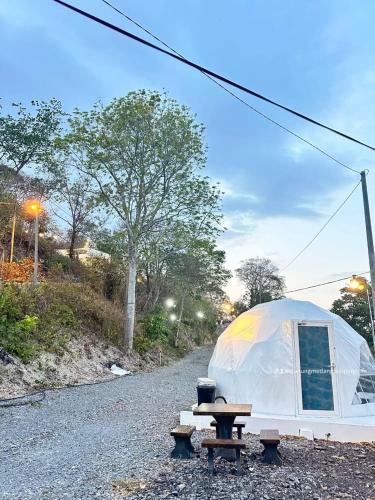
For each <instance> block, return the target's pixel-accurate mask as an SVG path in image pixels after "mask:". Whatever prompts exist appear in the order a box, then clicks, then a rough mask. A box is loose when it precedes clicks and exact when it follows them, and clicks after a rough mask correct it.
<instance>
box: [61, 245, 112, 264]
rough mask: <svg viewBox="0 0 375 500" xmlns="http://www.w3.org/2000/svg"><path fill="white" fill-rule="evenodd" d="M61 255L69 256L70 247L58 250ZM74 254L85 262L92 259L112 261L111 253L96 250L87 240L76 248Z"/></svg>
mask: <svg viewBox="0 0 375 500" xmlns="http://www.w3.org/2000/svg"><path fill="white" fill-rule="evenodd" d="M56 252H57V253H58V254H59V255H63V256H64V257H69V249H68V248H60V249H58V250H56ZM74 256H75V257H76V258H77V259H78V260H79V261H81V262H83V263H85V262H88V261H90V260H92V259H103V260H107V261H110V260H111V256H110V255H109V253H106V252H101V251H100V250H96V248H92V247H91V246H90V242H89V241H86V243H85V244H84V246H83V247H81V248H75V249H74Z"/></svg>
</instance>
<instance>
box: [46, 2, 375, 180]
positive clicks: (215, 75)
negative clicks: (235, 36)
mask: <svg viewBox="0 0 375 500" xmlns="http://www.w3.org/2000/svg"><path fill="white" fill-rule="evenodd" d="M53 1H54V2H56V3H58V4H60V5H62V6H64V7H66V8H67V9H70V10H73V11H74V12H77V14H80V15H81V16H84V17H87V18H88V19H91V20H92V21H94V22H96V23H99V24H101V25H102V26H105V27H107V28H109V29H111V30H113V31H116V32H117V33H120V34H121V35H124V36H126V37H128V38H131V39H132V40H135V41H137V42H139V43H141V44H143V45H146V46H148V47H150V48H152V49H154V50H157V51H159V52H162V53H163V54H166V55H168V56H169V57H173V58H174V59H177V60H178V61H180V62H182V63H184V64H187V65H188V66H191V67H192V68H195V69H197V70H199V71H202V72H203V73H205V74H207V75H210V76H212V77H213V78H216V79H218V80H220V81H222V82H224V83H227V84H228V85H231V86H232V87H235V88H237V89H239V90H242V91H243V92H246V93H247V94H250V95H252V96H254V97H256V98H258V99H261V100H262V101H265V102H268V103H269V104H272V105H273V106H276V107H278V108H280V109H283V110H284V111H287V112H288V113H291V114H293V115H295V116H298V117H299V118H301V119H303V120H305V121H307V122H309V123H312V124H314V125H317V126H318V127H321V128H323V129H325V130H329V131H330V132H333V133H334V134H337V135H339V136H341V137H343V138H345V139H347V140H349V141H352V142H355V143H356V144H360V145H361V146H364V147H366V148H368V149H371V150H373V151H375V147H374V146H371V145H369V144H366V143H365V142H362V141H360V140H358V139H355V138H354V137H352V136H350V135H348V134H345V133H343V132H340V131H339V130H336V129H334V128H332V127H329V126H328V125H324V124H323V123H321V122H319V121H317V120H314V119H313V118H310V117H309V116H307V115H304V114H303V113H300V112H298V111H295V110H294V109H292V108H289V107H287V106H284V105H283V104H280V103H278V102H276V101H274V100H272V99H270V98H268V97H266V96H264V95H262V94H259V93H258V92H255V91H254V90H251V89H249V88H247V87H245V86H243V85H241V84H239V83H236V82H234V81H233V80H230V79H229V78H226V77H224V76H221V75H219V74H218V73H215V72H214V71H211V70H209V69H207V68H205V67H204V66H200V65H199V64H196V63H194V62H192V61H190V60H188V59H185V58H184V57H181V56H180V55H177V54H176V53H173V52H169V51H168V50H165V49H163V48H161V47H159V46H157V45H155V44H153V43H151V42H149V41H147V40H144V39H143V38H141V37H139V36H137V35H134V34H133V33H130V32H129V31H126V30H124V29H122V28H119V27H118V26H115V25H114V24H111V23H109V22H107V21H104V20H103V19H101V18H99V17H96V16H94V15H93V14H90V13H89V12H86V11H84V10H81V9H78V8H77V7H74V6H73V5H70V4H68V3H66V2H63V1H62V0H53ZM357 173H359V172H357Z"/></svg>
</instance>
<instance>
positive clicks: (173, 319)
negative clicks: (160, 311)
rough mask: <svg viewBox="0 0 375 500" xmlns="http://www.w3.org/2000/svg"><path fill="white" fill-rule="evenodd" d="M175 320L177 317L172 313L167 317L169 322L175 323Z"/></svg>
mask: <svg viewBox="0 0 375 500" xmlns="http://www.w3.org/2000/svg"><path fill="white" fill-rule="evenodd" d="M176 319H177V315H176V314H173V313H172V314H171V315H170V316H169V321H176Z"/></svg>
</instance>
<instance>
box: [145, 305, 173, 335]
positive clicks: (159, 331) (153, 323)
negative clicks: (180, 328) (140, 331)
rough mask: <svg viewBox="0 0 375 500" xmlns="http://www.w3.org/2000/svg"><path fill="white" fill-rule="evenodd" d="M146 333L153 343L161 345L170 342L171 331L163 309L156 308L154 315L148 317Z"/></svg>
mask: <svg viewBox="0 0 375 500" xmlns="http://www.w3.org/2000/svg"><path fill="white" fill-rule="evenodd" d="M144 331H145V335H146V337H147V338H148V339H149V340H151V342H158V343H161V344H165V343H167V342H168V338H169V335H170V331H169V328H168V322H167V316H166V314H165V311H163V309H162V308H161V307H156V308H155V309H154V310H153V312H152V313H150V314H149V315H148V316H146V319H145V321H144Z"/></svg>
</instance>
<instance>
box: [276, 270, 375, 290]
mask: <svg viewBox="0 0 375 500" xmlns="http://www.w3.org/2000/svg"><path fill="white" fill-rule="evenodd" d="M369 273H370V271H365V272H363V273H353V274H351V275H350V276H346V277H345V278H340V279H338V280H333V281H325V282H324V283H317V284H316V285H310V286H305V287H304V288H296V289H295V290H288V291H287V292H284V293H293V292H302V291H303V290H310V288H318V287H320V286H324V285H331V284H332V283H338V282H339V281H346V280H348V279H350V278H352V277H353V275H354V274H356V275H362V274H369Z"/></svg>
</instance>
